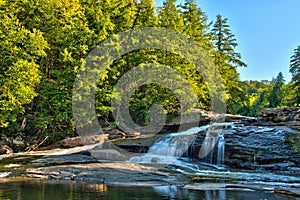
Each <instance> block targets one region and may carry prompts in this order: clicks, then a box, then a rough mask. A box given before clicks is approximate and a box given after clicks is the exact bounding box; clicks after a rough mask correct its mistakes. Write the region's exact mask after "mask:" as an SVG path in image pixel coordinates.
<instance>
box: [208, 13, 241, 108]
mask: <svg viewBox="0 0 300 200" xmlns="http://www.w3.org/2000/svg"><path fill="white" fill-rule="evenodd" d="M211 40H212V42H213V44H214V47H215V51H214V52H213V55H214V62H215V65H216V66H217V68H218V70H219V72H220V74H221V76H222V79H223V81H224V84H225V88H226V95H227V110H228V112H230V113H232V114H235V113H236V112H237V110H238V108H239V107H241V106H242V104H243V101H244V100H243V97H244V96H245V91H244V89H243V84H242V83H241V82H240V81H239V74H238V73H237V71H236V68H237V67H244V66H246V64H245V63H244V62H243V61H242V60H241V55H240V54H239V53H237V52H236V47H237V46H238V43H237V42H236V39H235V36H234V34H232V33H231V30H230V26H229V25H228V22H227V19H226V18H225V19H223V18H222V16H221V15H217V19H216V21H215V23H214V25H213V28H212V30H211Z"/></svg>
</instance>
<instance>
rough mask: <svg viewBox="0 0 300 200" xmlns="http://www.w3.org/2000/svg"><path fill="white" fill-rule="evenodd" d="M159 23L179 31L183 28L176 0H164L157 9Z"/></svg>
mask: <svg viewBox="0 0 300 200" xmlns="http://www.w3.org/2000/svg"><path fill="white" fill-rule="evenodd" d="M159 25H160V26H161V27H165V28H168V29H173V30H176V31H179V32H181V31H182V30H183V25H184V23H183V19H182V17H181V16H180V10H179V9H177V8H176V0H166V1H164V2H163V6H162V7H161V8H160V11H159Z"/></svg>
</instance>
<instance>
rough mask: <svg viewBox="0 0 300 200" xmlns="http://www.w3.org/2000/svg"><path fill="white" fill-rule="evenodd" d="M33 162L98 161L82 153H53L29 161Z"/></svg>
mask: <svg viewBox="0 0 300 200" xmlns="http://www.w3.org/2000/svg"><path fill="white" fill-rule="evenodd" d="M31 162H32V163H33V164H38V165H54V164H59V165H62V164H79V163H94V162H98V161H97V159H95V158H93V157H91V156H87V155H83V154H70V155H53V156H45V157H43V158H39V159H36V160H33V161H31Z"/></svg>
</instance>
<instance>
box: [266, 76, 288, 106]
mask: <svg viewBox="0 0 300 200" xmlns="http://www.w3.org/2000/svg"><path fill="white" fill-rule="evenodd" d="M284 81H285V80H284V78H283V75H282V73H281V72H279V74H278V75H277V77H276V79H275V80H274V83H273V87H272V90H271V93H270V95H269V96H268V101H269V107H271V108H276V107H278V106H280V105H281V102H282V99H283V91H282V86H283V85H284Z"/></svg>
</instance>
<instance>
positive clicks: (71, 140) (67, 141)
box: [61, 137, 83, 148]
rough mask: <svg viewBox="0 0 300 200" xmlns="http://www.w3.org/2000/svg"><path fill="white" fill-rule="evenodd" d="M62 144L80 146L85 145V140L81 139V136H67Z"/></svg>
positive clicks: (64, 145) (64, 146)
mask: <svg viewBox="0 0 300 200" xmlns="http://www.w3.org/2000/svg"><path fill="white" fill-rule="evenodd" d="M61 146H62V147H63V148H73V147H79V146H83V142H82V140H81V139H80V137H75V138H66V139H64V140H63V141H62V144H61Z"/></svg>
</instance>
